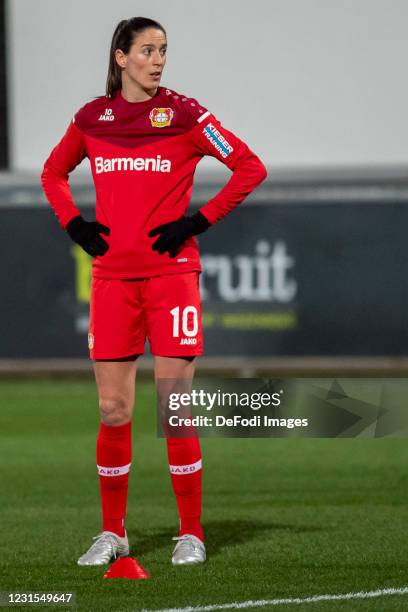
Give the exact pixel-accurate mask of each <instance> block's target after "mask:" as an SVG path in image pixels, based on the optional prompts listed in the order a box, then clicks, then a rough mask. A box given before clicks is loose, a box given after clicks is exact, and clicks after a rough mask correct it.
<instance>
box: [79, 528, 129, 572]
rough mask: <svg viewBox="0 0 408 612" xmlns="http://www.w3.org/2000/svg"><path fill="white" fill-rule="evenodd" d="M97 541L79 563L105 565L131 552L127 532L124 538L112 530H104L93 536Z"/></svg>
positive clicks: (80, 558)
mask: <svg viewBox="0 0 408 612" xmlns="http://www.w3.org/2000/svg"><path fill="white" fill-rule="evenodd" d="M92 539H93V540H95V542H94V543H93V544H92V546H91V548H90V549H89V550H88V551H87V552H86V553H85V554H84V555H82V557H79V559H78V565H105V564H106V563H109V561H110V560H111V559H112V558H113V559H116V557H126V556H127V555H128V554H129V542H128V538H127V534H126V533H125V536H124V537H123V538H121V537H119V536H118V535H116V533H113V532H112V531H103V532H102V533H99V534H98V535H97V536H95V537H94V538H92Z"/></svg>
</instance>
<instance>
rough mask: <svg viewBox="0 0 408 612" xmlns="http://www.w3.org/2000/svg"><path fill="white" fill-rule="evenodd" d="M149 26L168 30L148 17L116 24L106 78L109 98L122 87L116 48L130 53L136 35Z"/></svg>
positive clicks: (164, 31) (134, 18)
mask: <svg viewBox="0 0 408 612" xmlns="http://www.w3.org/2000/svg"><path fill="white" fill-rule="evenodd" d="M148 28H155V29H156V30H161V31H162V32H163V33H164V34H166V30H165V29H164V28H163V26H162V25H161V24H160V23H159V22H158V21H154V19H148V18H147V17H131V19H123V20H122V21H119V23H118V25H117V26H116V28H115V31H114V33H113V36H112V43H111V48H110V52H109V68H108V78H107V79H106V95H107V96H108V98H111V97H112V96H113V94H114V93H115V91H117V90H118V89H121V87H122V71H121V69H120V66H118V63H117V61H116V59H115V51H116V49H121V50H122V51H123V53H129V50H130V47H131V46H132V44H133V41H134V39H135V37H136V35H137V34H140V32H143V31H144V30H147V29H148Z"/></svg>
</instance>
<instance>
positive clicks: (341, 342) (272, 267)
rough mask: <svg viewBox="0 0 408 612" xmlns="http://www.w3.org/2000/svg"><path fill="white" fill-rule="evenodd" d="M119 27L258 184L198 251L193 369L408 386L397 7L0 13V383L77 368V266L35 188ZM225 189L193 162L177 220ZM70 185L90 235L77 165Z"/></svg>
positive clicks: (216, 166) (101, 81) (2, 2)
mask: <svg viewBox="0 0 408 612" xmlns="http://www.w3.org/2000/svg"><path fill="white" fill-rule="evenodd" d="M134 15H143V16H149V17H152V18H154V19H157V20H158V21H160V22H161V23H162V24H163V25H164V27H165V28H166V29H167V33H168V42H169V50H168V61H167V66H166V69H165V73H164V78H163V80H162V85H164V86H168V87H170V88H172V89H174V90H177V91H179V92H181V93H184V94H186V95H188V96H192V97H195V98H197V99H198V100H199V101H200V102H201V103H202V104H203V105H204V106H206V107H207V108H209V109H210V110H211V111H212V112H213V113H214V114H215V115H216V116H217V117H218V119H219V120H220V121H221V122H222V123H223V125H224V126H225V127H226V128H228V129H230V130H232V131H233V132H235V133H236V134H237V135H238V136H240V137H241V138H242V139H243V140H245V141H246V142H247V143H248V145H249V146H250V147H251V148H252V149H253V150H254V151H255V152H256V153H257V154H258V155H259V156H260V157H261V158H262V159H263V161H264V162H265V163H266V165H267V166H268V169H269V177H268V180H267V181H266V182H265V183H264V184H263V185H262V186H261V187H260V188H259V189H258V190H257V191H256V192H255V193H254V194H253V195H252V196H251V197H250V198H248V200H247V201H246V202H245V203H244V204H242V206H241V207H240V208H239V209H238V210H236V211H235V212H234V213H233V214H232V215H231V216H230V217H229V218H228V219H227V220H224V221H222V222H221V223H220V224H218V225H217V226H216V227H215V228H213V229H212V230H211V232H208V233H207V234H206V235H204V236H203V237H202V238H201V239H200V245H201V253H202V264H203V273H202V275H201V277H202V278H201V283H202V295H203V309H204V328H205V350H206V357H205V358H203V359H201V360H200V367H201V368H202V369H207V368H208V369H216V370H217V371H218V370H220V369H221V368H222V369H224V370H225V371H227V370H231V371H232V370H233V371H238V372H239V373H240V374H242V375H245V376H250V375H252V374H259V373H262V372H266V373H271V372H273V373H279V372H308V373H313V372H330V373H336V374H337V373H339V374H341V373H344V374H345V373H356V374H361V373H363V374H364V373H365V374H367V373H368V374H373V373H376V372H380V373H384V372H385V373H386V372H390V373H396V372H401V373H405V372H407V371H408V359H407V356H408V326H407V322H406V313H407V311H408V293H407V289H406V282H405V279H406V262H407V254H408V253H407V240H406V228H407V226H408V207H407V203H408V165H407V153H408V122H407V121H406V109H407V108H408V84H407V80H406V78H405V73H406V57H407V54H408V38H407V36H406V23H407V22H408V4H407V3H406V1H405V0H359V2H358V3H356V2H355V1H354V0H341V2H339V1H338V0H267V1H266V0H258V1H257V2H255V3H253V4H252V5H251V6H250V7H249V6H248V5H247V4H245V3H241V4H240V3H236V2H233V1H232V0H224V1H223V2H215V0H209V2H207V3H205V5H200V6H197V5H195V4H194V3H191V2H188V1H187V0H178V1H177V2H163V1H160V0H149V1H148V2H147V1H140V2H138V3H136V4H135V3H134V2H131V1H128V0H120V1H118V2H115V3H108V2H104V3H101V2H98V1H97V0H81V1H79V0H71V1H70V2H69V3H66V2H62V1H55V0H36V2H32V1H31V0H10V1H7V0H0V29H1V36H0V41H1V42H0V45H1V48H0V107H1V117H0V130H1V131H0V164H1V173H0V214H1V223H0V249H1V267H0V274H1V287H2V291H1V293H2V299H1V305H2V308H1V312H2V316H1V318H0V371H1V372H3V373H7V374H10V373H12V372H29V373H34V372H44V371H45V372H48V373H49V372H54V371H55V372H67V371H74V372H81V371H86V372H88V371H89V370H90V362H89V360H88V358H87V355H88V350H87V331H88V307H89V283H90V259H89V258H88V256H87V255H86V254H85V253H84V252H83V251H82V250H81V249H80V248H79V247H76V246H74V245H73V243H71V242H70V241H69V239H68V237H67V236H66V235H64V233H63V232H62V231H61V229H60V228H59V226H58V224H57V221H56V218H55V217H54V214H53V212H52V210H51V208H50V207H49V205H48V204H47V203H46V202H45V199H44V196H43V194H42V191H41V187H40V183H39V176H40V172H41V169H42V165H43V163H44V161H45V159H46V158H47V157H48V155H49V153H50V151H51V149H52V148H53V146H55V144H56V143H57V142H58V141H59V139H60V138H61V137H62V135H63V133H64V132H65V129H66V127H67V125H68V123H69V122H70V120H71V117H72V115H73V114H74V113H75V112H76V111H77V110H78V108H80V107H81V106H82V105H83V104H85V103H86V102H88V101H89V100H90V99H92V97H94V96H97V95H101V94H103V93H104V85H105V79H106V71H107V62H108V50H109V45H110V40H111V35H112V32H113V29H114V27H115V26H116V24H117V22H118V21H119V20H120V19H123V18H128V17H130V16H134ZM228 177H229V171H228V170H227V169H225V168H224V167H223V166H222V164H220V163H219V162H216V161H215V160H213V159H210V158H206V159H205V160H203V162H202V163H201V164H200V166H199V169H198V171H197V175H196V185H195V190H194V196H193V202H192V206H193V207H197V206H200V205H202V204H204V203H205V202H206V201H207V200H208V199H209V198H210V197H211V196H212V195H213V194H215V193H216V192H217V190H218V189H220V188H221V187H222V185H223V184H224V183H225V181H226V180H228ZM71 184H72V190H73V193H74V197H75V199H76V202H77V204H78V206H79V207H80V209H81V211H83V213H84V216H85V217H86V218H88V219H91V218H92V216H93V214H94V212H93V211H94V191H93V187H92V183H91V177H90V172H89V166H88V162H87V161H84V162H83V163H82V164H81V166H80V167H79V168H78V169H77V170H76V171H75V172H74V173H73V175H72V181H71ZM146 353H147V357H146V359H145V360H144V361H143V364H144V365H142V366H141V367H142V368H147V369H149V368H150V366H151V362H150V360H149V357H148V347H146Z"/></svg>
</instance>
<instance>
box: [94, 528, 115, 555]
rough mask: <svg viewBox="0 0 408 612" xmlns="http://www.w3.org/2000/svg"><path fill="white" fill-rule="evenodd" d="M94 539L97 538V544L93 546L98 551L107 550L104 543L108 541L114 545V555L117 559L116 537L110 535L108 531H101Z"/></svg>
mask: <svg viewBox="0 0 408 612" xmlns="http://www.w3.org/2000/svg"><path fill="white" fill-rule="evenodd" d="M92 539H93V540H96V541H95V544H93V546H92V548H93V550H94V551H95V552H96V553H102V552H105V549H104V547H103V543H104V542H106V541H108V542H109V544H110V545H111V547H112V555H113V557H114V558H115V559H116V551H115V544H116V540H115V538H114V537H113V536H111V535H109V534H108V533H99V534H98V535H96V536H95V537H93V538H92ZM112 555H111V556H112Z"/></svg>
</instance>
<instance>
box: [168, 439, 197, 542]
mask: <svg viewBox="0 0 408 612" xmlns="http://www.w3.org/2000/svg"><path fill="white" fill-rule="evenodd" d="M167 452H168V457H169V466H170V474H171V482H172V485H173V491H174V494H175V496H176V501H177V507H178V512H179V517H180V531H179V536H182V535H184V534H186V533H191V534H192V535H195V536H197V538H200V540H202V541H203V540H204V534H203V530H202V527H201V523H200V517H201V474H202V470H201V449H200V442H199V440H198V438H167Z"/></svg>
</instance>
